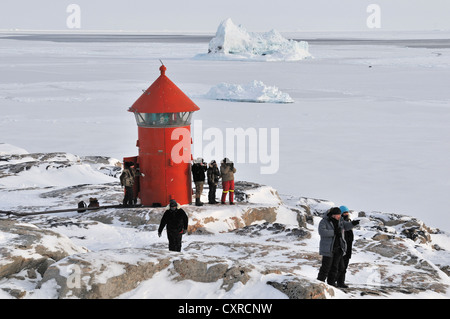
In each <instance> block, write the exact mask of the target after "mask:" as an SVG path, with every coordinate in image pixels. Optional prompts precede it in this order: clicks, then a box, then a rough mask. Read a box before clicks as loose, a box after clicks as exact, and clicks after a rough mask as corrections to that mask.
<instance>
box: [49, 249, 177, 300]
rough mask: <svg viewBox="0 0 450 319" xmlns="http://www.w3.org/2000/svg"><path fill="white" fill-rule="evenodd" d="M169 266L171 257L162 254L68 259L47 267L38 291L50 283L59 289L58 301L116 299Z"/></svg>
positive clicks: (117, 253) (135, 251)
mask: <svg viewBox="0 0 450 319" xmlns="http://www.w3.org/2000/svg"><path fill="white" fill-rule="evenodd" d="M130 261H134V262H130ZM169 265H170V257H168V256H165V255H164V253H163V252H162V251H161V252H159V251H149V250H142V249H119V250H113V251H102V252H92V253H87V254H81V255H75V256H70V257H67V258H65V259H63V260H61V261H60V262H58V263H55V264H53V265H52V266H50V267H49V268H48V269H47V271H46V272H45V274H44V276H43V279H42V282H41V283H40V287H41V286H42V285H45V283H47V282H49V281H52V280H53V281H55V282H56V283H57V286H58V290H57V297H58V298H80V299H107V298H115V297H118V296H120V295H121V294H123V293H125V292H127V291H130V290H132V289H134V288H136V287H137V286H138V285H139V283H140V282H142V281H144V280H147V279H150V278H152V277H153V275H154V274H155V273H157V272H159V271H161V270H163V269H165V268H167V267H168V266H169Z"/></svg>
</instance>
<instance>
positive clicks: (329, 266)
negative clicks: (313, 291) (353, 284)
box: [317, 247, 345, 285]
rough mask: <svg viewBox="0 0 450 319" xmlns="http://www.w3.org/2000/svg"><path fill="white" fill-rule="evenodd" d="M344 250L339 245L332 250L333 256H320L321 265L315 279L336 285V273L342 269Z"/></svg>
mask: <svg viewBox="0 0 450 319" xmlns="http://www.w3.org/2000/svg"><path fill="white" fill-rule="evenodd" d="M343 255H344V252H343V251H342V249H341V248H340V247H338V248H337V249H335V250H334V252H333V256H331V257H329V256H322V266H321V267H320V269H319V275H318V276H317V279H318V280H320V281H325V280H326V281H327V283H328V284H329V285H336V280H337V279H338V278H337V277H338V273H342V272H343V271H344V268H345V266H344V259H343V258H342V257H343Z"/></svg>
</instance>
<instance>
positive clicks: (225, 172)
mask: <svg viewBox="0 0 450 319" xmlns="http://www.w3.org/2000/svg"><path fill="white" fill-rule="evenodd" d="M234 173H236V168H234V163H233V162H232V161H230V160H229V159H228V158H224V159H223V160H222V162H221V163H220V176H221V177H222V188H223V190H222V200H221V202H222V204H225V200H226V199H227V194H230V197H229V200H230V205H234Z"/></svg>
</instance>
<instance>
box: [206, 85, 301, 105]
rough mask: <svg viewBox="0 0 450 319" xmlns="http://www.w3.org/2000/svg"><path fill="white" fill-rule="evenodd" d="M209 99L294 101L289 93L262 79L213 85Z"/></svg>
mask: <svg viewBox="0 0 450 319" xmlns="http://www.w3.org/2000/svg"><path fill="white" fill-rule="evenodd" d="M205 97H206V98H208V99H213V100H225V101H233V102H256V103H293V102H294V100H293V99H292V98H291V97H290V96H289V94H287V93H283V92H281V91H280V90H279V89H278V88H277V87H275V86H267V85H265V84H264V83H263V82H261V81H256V80H255V81H252V82H250V83H247V84H243V85H240V84H229V83H219V84H218V85H216V86H213V87H212V88H211V89H210V90H209V91H208V93H206V95H205Z"/></svg>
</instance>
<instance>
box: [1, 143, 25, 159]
mask: <svg viewBox="0 0 450 319" xmlns="http://www.w3.org/2000/svg"><path fill="white" fill-rule="evenodd" d="M8 154H28V152H27V151H26V150H24V149H23V148H20V147H17V146H14V145H10V144H6V143H0V156H1V155H8Z"/></svg>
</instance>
